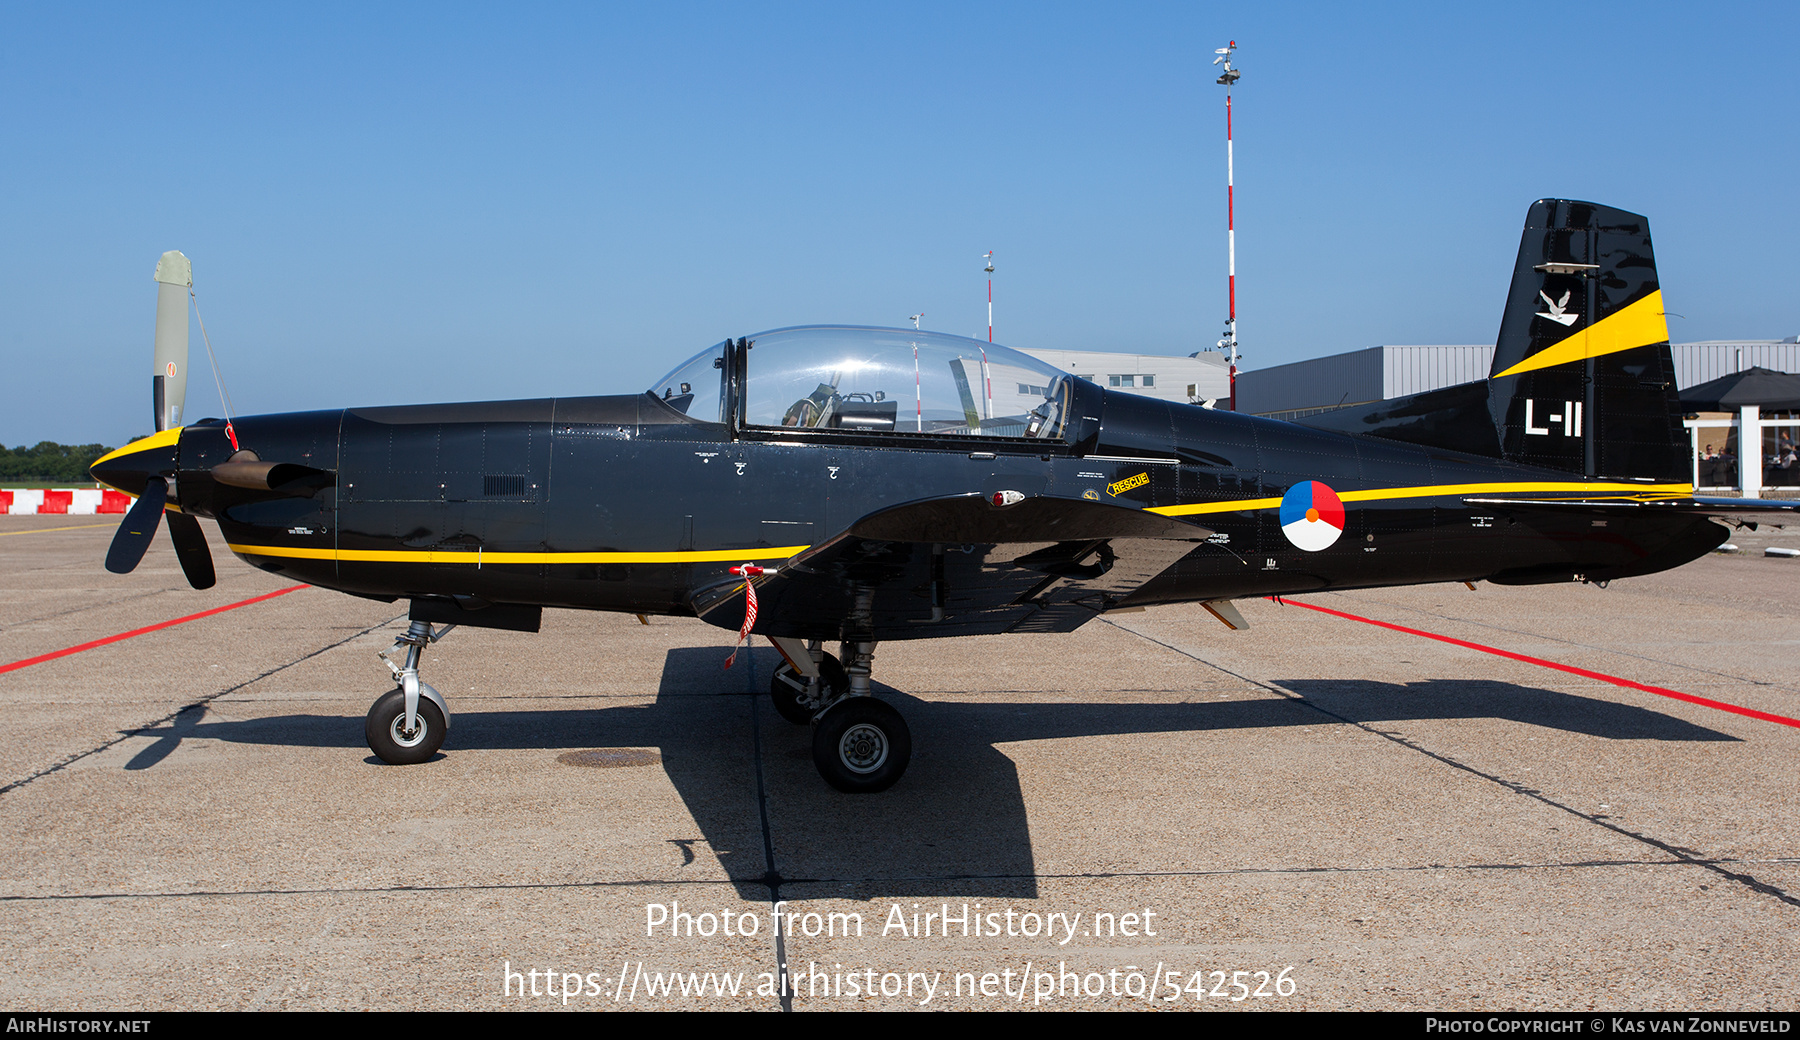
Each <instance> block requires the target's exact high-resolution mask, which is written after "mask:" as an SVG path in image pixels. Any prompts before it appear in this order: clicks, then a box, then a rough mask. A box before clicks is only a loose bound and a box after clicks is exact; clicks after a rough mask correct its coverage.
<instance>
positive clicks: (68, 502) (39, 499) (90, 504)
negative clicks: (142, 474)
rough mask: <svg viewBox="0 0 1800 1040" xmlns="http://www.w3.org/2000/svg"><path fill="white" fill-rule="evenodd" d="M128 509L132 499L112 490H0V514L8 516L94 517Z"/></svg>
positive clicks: (121, 492)
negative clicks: (98, 514)
mask: <svg viewBox="0 0 1800 1040" xmlns="http://www.w3.org/2000/svg"><path fill="white" fill-rule="evenodd" d="M130 508H131V496H130V495H127V494H126V493H124V492H123V491H114V490H113V489H112V488H0V513H5V514H6V515H7V516H93V515H95V514H96V513H123V512H125V510H127V509H130Z"/></svg>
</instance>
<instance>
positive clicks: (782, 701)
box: [769, 654, 850, 726]
mask: <svg viewBox="0 0 1800 1040" xmlns="http://www.w3.org/2000/svg"><path fill="white" fill-rule="evenodd" d="M790 680H792V681H793V682H798V683H800V688H799V689H795V688H794V687H793V685H792V682H790ZM849 688H850V677H849V676H848V675H846V674H845V673H844V666H843V665H841V664H839V663H838V659H837V658H835V657H833V656H831V655H830V654H826V655H825V659H824V660H822V661H820V662H819V689H818V690H817V691H816V693H815V696H813V697H811V698H809V697H807V695H806V677H805V676H803V675H801V674H800V673H799V672H797V671H795V670H794V666H793V665H790V664H788V663H787V662H785V661H784V662H782V665H781V667H780V668H777V669H775V676H774V678H772V679H770V680H769V700H771V701H773V702H774V704H775V713H776V714H777V715H780V716H781V717H782V718H784V719H786V720H788V721H789V722H791V723H793V724H794V725H796V726H804V725H806V724H808V723H810V722H812V720H813V716H814V715H817V714H818V713H819V709H820V708H821V707H823V706H824V705H827V704H830V703H831V702H832V701H834V700H837V699H838V698H839V697H842V696H843V695H844V692H845V691H846V690H848V689H849Z"/></svg>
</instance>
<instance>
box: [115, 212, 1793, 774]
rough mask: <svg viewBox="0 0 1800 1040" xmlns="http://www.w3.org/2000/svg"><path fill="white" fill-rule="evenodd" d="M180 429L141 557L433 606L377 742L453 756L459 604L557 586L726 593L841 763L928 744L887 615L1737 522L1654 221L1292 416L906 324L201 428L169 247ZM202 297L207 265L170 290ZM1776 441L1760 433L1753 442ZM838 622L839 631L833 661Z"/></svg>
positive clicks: (142, 446) (1074, 601) (1485, 574)
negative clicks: (1684, 345) (516, 385)
mask: <svg viewBox="0 0 1800 1040" xmlns="http://www.w3.org/2000/svg"><path fill="white" fill-rule="evenodd" d="M158 280H159V281H162V282H163V283H164V296H165V300H164V302H165V303H166V302H169V300H171V299H173V298H174V297H176V296H180V297H183V298H182V299H180V303H179V306H180V311H179V316H178V319H177V317H176V316H174V314H173V312H172V311H171V312H170V313H169V314H166V315H165V314H160V313H159V319H158V331H159V343H160V342H161V340H162V339H163V336H162V333H163V332H164V330H165V326H166V327H167V328H168V329H170V330H171V331H170V334H169V335H170V339H171V341H173V339H174V336H175V331H176V330H175V323H176V322H177V320H178V323H179V329H178V332H179V342H180V345H179V353H180V354H181V355H182V356H181V358H180V360H179V362H178V361H177V360H176V358H175V355H174V353H173V352H171V351H167V350H164V349H162V347H160V346H159V353H158V359H157V374H156V378H155V382H154V393H155V400H156V413H157V415H156V418H157V429H158V432H157V433H156V434H155V435H154V436H151V437H147V438H144V439H143V440H140V441H137V442H136V443H133V444H130V445H128V446H126V447H124V448H121V449H120V450H118V451H115V452H113V453H112V454H110V455H107V456H106V457H105V458H102V459H100V460H99V461H98V462H96V463H95V464H94V466H93V470H92V472H93V475H94V477H95V479H97V480H99V481H101V482H103V483H106V484H108V485H111V486H113V487H115V488H118V489H120V490H122V491H126V492H128V493H132V494H136V495H138V496H139V498H138V500H137V503H136V504H135V505H134V506H133V508H132V509H131V511H130V513H129V514H128V515H127V516H126V517H125V520H124V523H123V524H122V525H121V526H120V529H119V533H118V535H117V536H116V538H115V540H114V542H113V546H112V550H111V552H110V553H109V555H108V557H107V567H108V569H110V570H113V571H116V572H121V573H123V572H126V571H129V570H131V569H132V568H133V567H135V566H136V565H137V562H138V560H139V559H141V558H142V556H143V554H144V552H145V550H146V548H147V547H148V544H149V541H150V538H151V536H152V535H153V534H154V533H155V529H156V524H157V522H158V519H159V518H160V517H161V516H162V515H163V513H165V512H167V513H168V516H169V533H170V536H171V538H172V540H173V541H174V543H175V547H176V551H177V554H178V556H179V558H180V561H181V564H182V567H183V569H184V570H185V572H186V574H187V576H188V579H189V581H190V582H191V583H192V584H193V585H194V586H195V587H197V588H205V587H207V586H208V585H210V584H212V581H213V570H212V563H211V559H210V557H209V555H208V550H207V547H206V542H205V539H204V537H203V536H202V534H201V531H200V526H199V523H198V521H196V520H195V519H194V517H195V516H209V517H213V518H215V519H216V520H217V521H218V523H219V529H220V531H221V532H222V534H223V535H224V537H225V540H226V542H227V544H228V546H229V547H230V549H231V551H232V552H233V553H235V554H237V556H238V557H240V558H241V559H243V560H244V561H246V562H248V563H249V564H251V565H252V566H255V567H260V568H262V569H264V570H267V571H272V572H275V573H279V574H281V575H283V576H285V577H288V578H293V579H297V580H299V581H303V582H307V583H310V584H313V585H318V586H322V587H325V588H331V589H337V590H339V591H342V592H347V593H350V594H351V595H355V596H366V597H370V598H373V599H378V600H383V601H393V600H395V599H399V598H405V599H408V600H410V602H411V610H410V617H411V619H412V625H411V627H410V629H409V630H408V632H407V634H406V635H405V636H402V637H400V639H399V641H398V642H397V643H396V644H395V647H396V649H400V648H401V647H404V648H405V659H404V664H403V665H396V664H393V663H390V664H389V667H390V668H391V669H393V671H394V673H395V676H396V677H397V678H398V679H399V681H400V686H399V687H398V688H397V689H395V690H393V691H392V692H390V693H388V694H387V695H385V696H383V697H381V698H380V699H379V700H377V701H376V702H375V705H374V707H373V708H372V709H371V710H370V712H369V716H368V721H367V726H366V731H367V736H368V741H369V746H370V747H371V748H372V749H373V750H374V751H375V753H376V754H377V755H379V756H380V757H381V758H382V759H384V760H386V761H388V762H393V763H413V762H421V761H424V760H426V759H428V758H430V757H431V756H432V755H433V754H434V753H435V752H436V751H437V749H438V747H439V745H440V744H441V743H442V741H443V739H444V734H445V731H446V729H447V727H448V724H449V717H450V716H449V710H448V708H447V707H446V705H445V703H444V699H443V697H442V696H441V695H439V694H438V692H437V691H436V690H434V689H432V688H431V687H430V686H429V685H427V684H425V683H423V682H421V681H419V676H418V665H419V657H420V654H421V651H422V650H423V649H424V648H425V646H426V645H428V644H429V643H430V642H431V641H432V640H433V639H435V638H437V637H438V636H440V635H441V634H442V630H434V628H433V626H434V625H458V624H460V625H475V626H484V627H492V628H501V629H512V630H519V631H536V630H537V629H538V624H539V619H540V616H541V613H542V610H543V608H545V607H561V608H573V609H582V610H613V611H625V612H630V613H635V614H670V615H684V616H699V617H701V618H703V619H705V620H706V621H708V622H710V623H712V624H715V625H719V626H721V627H724V628H727V629H735V630H739V631H740V632H741V633H758V634H761V635H764V636H766V637H768V638H769V639H771V640H772V641H773V642H774V644H775V645H776V647H778V648H779V649H780V651H781V653H782V655H783V656H784V657H785V658H786V660H787V664H786V665H784V666H783V667H782V668H781V669H780V670H779V671H778V672H777V674H776V675H775V678H774V680H773V683H772V689H771V693H772V695H773V698H774V702H775V706H776V708H777V709H778V710H779V711H780V713H781V714H782V715H783V716H784V717H785V718H787V719H789V720H791V721H793V722H795V723H800V724H806V723H810V724H812V725H814V727H815V730H814V736H813V759H814V761H815V763H816V764H817V766H818V769H819V772H820V773H821V774H822V775H823V776H824V778H825V779H826V780H827V781H828V782H829V783H831V784H832V785H833V786H835V787H837V788H839V789H840V790H844V791H880V790H883V789H885V788H887V787H888V786H889V785H891V784H893V783H894V782H895V781H896V780H897V779H899V777H900V775H901V773H902V772H903V771H904V770H905V769H906V765H907V761H908V759H909V757H910V755H911V737H910V735H909V733H908V732H907V728H906V724H905V722H904V721H903V720H902V719H901V718H900V716H899V714H898V713H897V712H896V711H895V710H894V709H893V708H892V707H890V706H888V705H887V704H885V703H884V702H882V701H879V700H876V699H875V698H874V697H872V696H870V692H871V682H870V674H871V667H872V664H873V660H874V651H875V648H876V646H877V644H879V643H880V642H881V641H883V640H890V639H926V638H936V637H943V636H955V635H973V634H992V633H1002V632H1067V631H1070V630H1072V629H1075V628H1077V627H1078V626H1080V625H1081V624H1083V623H1084V622H1086V621H1088V620H1090V619H1092V618H1093V617H1095V616H1096V615H1098V614H1102V613H1105V612H1107V611H1114V610H1124V609H1132V608H1139V607H1144V606H1149V605H1152V604H1158V603H1178V602H1200V603H1203V604H1205V605H1206V607H1207V609H1209V610H1210V611H1211V612H1212V613H1213V614H1214V615H1215V616H1217V617H1218V618H1219V619H1220V620H1222V621H1224V622H1225V623H1226V624H1227V625H1230V626H1232V627H1234V628H1235V627H1242V625H1243V621H1242V618H1241V616H1240V615H1239V614H1238V612H1237V611H1236V610H1235V609H1233V608H1232V606H1231V601H1232V600H1233V599H1237V598H1241V597H1247V596H1264V595H1270V594H1283V593H1302V592H1312V591H1315V590H1320V589H1345V588H1368V587H1374V586H1384V585H1404V584H1415V583H1420V582H1436V581H1469V582H1473V581H1492V582H1498V583H1504V584H1532V583H1539V582H1566V581H1588V582H1605V581H1608V580H1611V579H1613V578H1622V577H1626V576H1629V575H1638V574H1648V573H1651V572H1653V571H1659V570H1663V569H1665V568H1669V567H1674V566H1677V565H1680V564H1683V563H1686V562H1688V561H1689V560H1692V559H1694V558H1696V557H1698V556H1700V555H1702V554H1703V553H1705V552H1707V551H1708V550H1710V549H1712V548H1713V547H1715V546H1717V545H1718V544H1719V543H1720V542H1722V541H1723V540H1724V539H1725V537H1726V534H1727V529H1726V528H1725V527H1723V526H1721V525H1720V524H1718V523H1715V522H1713V521H1712V520H1711V519H1709V517H1710V516H1730V515H1731V514H1734V513H1738V514H1744V516H1743V519H1750V518H1752V517H1753V516H1754V515H1755V514H1757V513H1759V512H1760V513H1765V514H1766V513H1768V512H1770V511H1777V510H1785V509H1788V508H1791V506H1792V504H1791V503H1776V502H1749V501H1744V500H1736V499H1724V500H1703V499H1696V498H1694V497H1693V487H1692V485H1691V483H1690V447H1689V438H1688V435H1687V432H1686V430H1685V429H1684V428H1683V426H1682V410H1681V407H1680V405H1679V404H1678V402H1677V398H1676V386H1675V372H1674V366H1673V363H1672V360H1671V357H1670V352H1669V345H1668V339H1669V336H1668V328H1667V323H1666V321H1665V319H1664V312H1663V302H1662V293H1661V291H1660V289H1659V287H1658V284H1657V278H1656V265H1655V261H1654V258H1653V256H1652V253H1651V245H1650V231H1649V225H1648V222H1647V221H1646V220H1645V219H1644V218H1643V217H1641V216H1637V215H1635V214H1631V213H1626V212H1622V211H1620V210H1616V209H1611V208H1608V207H1605V206H1599V205H1595V204H1592V203H1586V202H1570V201H1562V200H1544V201H1540V202H1537V203H1535V204H1534V205H1533V206H1532V207H1531V210H1530V212H1529V214H1528V217H1527V221H1526V226H1525V232H1524V237H1523V240H1522V242H1521V243H1520V247H1519V259H1518V264H1517V267H1516V268H1515V270H1514V273H1513V282H1512V290H1511V295H1510V296H1509V297H1508V300H1507V304H1506V311H1505V314H1504V316H1503V318H1502V321H1501V327H1500V335H1499V340H1498V349H1497V351H1496V353H1495V356H1494V362H1493V369H1492V374H1491V375H1490V376H1489V377H1488V378H1487V379H1485V380H1481V381H1479V382H1474V383H1468V384H1464V385H1461V386H1453V387H1449V388H1447V389H1442V390H1434V391H1431V392H1428V393H1424V394H1419V395H1416V396H1412V397H1406V398H1401V399H1398V400H1390V401H1383V402H1380V403H1377V404H1373V405H1367V406H1353V407H1350V408H1346V409H1341V410H1338V411H1333V412H1328V413H1326V414H1323V415H1318V416H1314V417H1311V418H1308V419H1306V420H1304V422H1303V423H1301V424H1295V423H1286V422H1278V421H1275V420H1271V419H1262V418H1256V417H1252V416H1248V415H1240V414H1235V413H1231V412H1222V411H1216V410H1210V409H1207V408H1202V407H1196V406H1189V405H1181V404H1174V403H1170V402H1166V401H1157V400H1151V399H1148V398H1144V397H1137V396H1133V395H1130V394H1120V393H1112V392H1108V391H1107V390H1105V389H1104V388H1102V387H1099V386H1096V385H1095V384H1093V383H1091V382H1088V381H1086V380H1082V379H1077V378H1074V377H1072V376H1069V375H1066V374H1064V373H1061V372H1058V371H1057V370H1055V369H1054V368H1051V367H1050V366H1048V365H1045V364H1043V363H1041V362H1039V361H1037V360H1035V359H1033V358H1031V357H1029V356H1027V355H1025V354H1022V353H1019V352H1017V351H1013V350H1008V349H1006V348H1004V347H998V346H994V345H992V344H988V343H982V342H979V341H977V340H971V339H963V338H961V337H955V336H946V335H939V334H935V333H928V332H920V331H916V330H906V329H883V328H853V327H845V326H812V327H800V328H787V329H779V330H776V331H774V332H767V333H762V334H760V335H756V336H747V337H743V338H738V339H729V340H726V341H725V342H723V343H720V344H718V345H717V346H714V347H712V348H710V349H708V350H704V351H701V352H700V353H699V354H698V355H696V356H695V357H693V358H692V359H690V360H688V361H686V362H684V363H683V364H681V365H680V366H678V367H677V368H676V369H675V370H674V371H673V372H671V373H670V374H669V375H668V376H667V377H666V378H664V379H663V380H661V381H659V382H658V383H657V384H656V385H655V386H654V387H652V388H651V389H650V390H649V391H648V392H645V393H637V394H625V395H621V396H616V397H573V398H571V397H559V398H545V399H541V400H532V401H501V402H491V403H482V404H448V405H422V406H406V407H387V408H347V409H337V410H332V411H322V412H302V413H295V414H286V415H266V416H251V417H243V418H237V419H235V420H232V421H221V420H217V419H203V420H201V421H199V422H196V423H192V424H190V425H186V426H183V425H182V424H181V421H180V406H181V396H182V385H181V384H184V383H185V373H183V372H182V371H181V368H182V367H183V366H185V350H186V347H185V343H186V313H187V311H186V300H185V295H186V288H185V285H186V283H187V281H188V276H187V261H186V259H185V258H183V257H181V256H180V254H178V253H171V254H168V255H167V256H165V257H164V262H163V264H162V265H159V267H158ZM176 289H178V290H179V292H171V291H170V290H176ZM1747 450H1749V449H1747ZM827 643H837V644H839V648H840V649H839V653H838V654H837V655H835V656H834V655H832V654H830V653H826V652H825V650H824V647H825V645H826V644H827Z"/></svg>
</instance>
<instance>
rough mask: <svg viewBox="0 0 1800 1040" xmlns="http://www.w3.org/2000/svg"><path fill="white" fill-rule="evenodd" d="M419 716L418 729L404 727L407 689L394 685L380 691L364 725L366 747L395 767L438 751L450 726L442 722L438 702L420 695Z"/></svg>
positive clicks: (415, 761)
mask: <svg viewBox="0 0 1800 1040" xmlns="http://www.w3.org/2000/svg"><path fill="white" fill-rule="evenodd" d="M418 719H419V724H418V726H417V728H415V729H411V730H409V729H407V728H406V691H404V690H402V689H400V688H399V687H395V688H394V689H393V690H391V691H389V692H388V693H386V694H383V695H382V697H381V699H379V700H377V701H376V702H375V706H374V707H372V708H370V709H369V718H368V721H367V722H366V723H365V724H364V725H363V736H365V737H366V738H368V741H369V750H370V751H373V752H375V756H376V757H377V758H379V759H381V760H382V761H383V762H386V763H388V764H389V765H395V766H410V765H417V764H418V763H420V762H423V761H425V760H427V759H429V758H430V757H431V756H433V755H435V754H437V751H438V748H439V747H440V746H442V744H443V743H444V732H445V730H446V729H448V728H449V727H448V726H446V725H445V723H444V713H443V712H441V711H439V710H438V706H437V705H435V704H433V703H431V701H429V700H427V699H426V698H424V697H420V698H419V711H418Z"/></svg>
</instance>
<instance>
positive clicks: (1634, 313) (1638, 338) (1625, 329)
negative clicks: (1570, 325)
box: [1494, 289, 1669, 379]
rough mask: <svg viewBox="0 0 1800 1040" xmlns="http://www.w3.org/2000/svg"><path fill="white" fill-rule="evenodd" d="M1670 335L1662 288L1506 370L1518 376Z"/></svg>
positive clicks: (1639, 344)
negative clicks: (1664, 310) (1664, 311)
mask: <svg viewBox="0 0 1800 1040" xmlns="http://www.w3.org/2000/svg"><path fill="white" fill-rule="evenodd" d="M1668 338H1669V320H1668V318H1667V317H1665V316H1664V314H1663V299H1662V290H1661V289H1658V290H1656V291H1655V292H1653V293H1651V294H1650V295H1648V296H1646V297H1644V298H1643V299H1641V300H1639V301H1637V302H1636V303H1633V304H1629V305H1627V306H1626V307H1625V308H1623V309H1622V310H1619V311H1617V312H1615V313H1613V314H1609V315H1607V316H1606V317H1604V318H1601V319H1600V320H1599V321H1597V322H1594V323H1593V324H1592V325H1589V326H1587V327H1586V328H1584V329H1582V330H1581V331H1580V332H1575V333H1571V334H1570V335H1568V336H1566V337H1564V338H1562V339H1560V340H1557V341H1556V342H1555V343H1552V344H1551V345H1549V346H1547V347H1545V348H1544V349H1543V350H1540V351H1538V352H1537V353H1535V354H1533V355H1531V356H1530V357H1528V358H1526V359H1525V360H1523V361H1521V362H1519V363H1518V364H1516V365H1514V366H1512V367H1511V368H1509V369H1507V370H1506V371H1504V372H1500V373H1497V374H1496V375H1495V377H1494V378H1496V379H1498V378H1500V377H1501V376H1516V375H1518V374H1519V373H1521V372H1533V371H1536V370H1537V369H1540V368H1549V367H1550V366H1551V365H1561V364H1564V363H1566V362H1569V361H1585V360H1587V359H1588V358H1595V357H1600V356H1601V355H1603V354H1617V353H1618V352H1619V351H1621V350H1630V349H1632V348H1633V347H1647V346H1649V345H1650V344H1652V343H1661V342H1663V341H1665V340H1667V339H1668Z"/></svg>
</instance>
